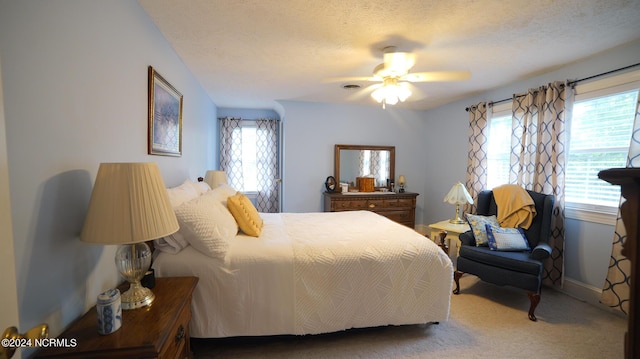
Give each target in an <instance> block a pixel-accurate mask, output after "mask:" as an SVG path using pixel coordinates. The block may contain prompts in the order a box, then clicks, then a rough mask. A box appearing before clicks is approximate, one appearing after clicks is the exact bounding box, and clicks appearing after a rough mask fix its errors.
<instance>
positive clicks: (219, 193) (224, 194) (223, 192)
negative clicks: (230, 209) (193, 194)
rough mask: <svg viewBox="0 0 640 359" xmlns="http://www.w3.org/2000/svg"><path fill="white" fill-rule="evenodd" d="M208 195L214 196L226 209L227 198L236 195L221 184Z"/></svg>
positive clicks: (231, 189)
mask: <svg viewBox="0 0 640 359" xmlns="http://www.w3.org/2000/svg"><path fill="white" fill-rule="evenodd" d="M210 193H211V194H212V196H214V197H215V198H216V199H217V200H218V201H220V203H222V205H223V206H224V207H225V208H226V207H227V198H229V197H231V196H235V194H236V193H237V191H236V190H235V189H234V188H233V187H231V186H229V185H228V184H224V183H223V184H221V185H219V186H218V187H216V188H214V189H212V190H211V191H210Z"/></svg>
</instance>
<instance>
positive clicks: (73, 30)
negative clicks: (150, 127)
mask: <svg viewBox="0 0 640 359" xmlns="http://www.w3.org/2000/svg"><path fill="white" fill-rule="evenodd" d="M0 53H2V69H1V70H2V80H3V87H4V104H5V116H6V137H7V152H8V162H9V181H10V187H9V189H10V194H11V210H12V216H13V229H14V242H15V248H14V251H15V261H16V280H17V284H18V298H19V307H20V310H19V311H20V321H21V323H19V327H20V328H31V327H32V326H34V325H35V324H38V323H40V322H47V323H49V325H50V327H51V334H52V335H57V334H58V333H59V331H60V330H61V329H62V328H63V327H64V326H66V325H67V324H69V323H70V322H71V321H72V320H74V319H76V318H77V317H78V316H79V315H80V314H82V313H84V311H86V310H87V309H88V308H89V307H91V306H92V305H93V304H95V298H96V296H97V295H98V294H99V293H100V292H101V291H103V290H105V289H108V288H111V287H114V286H115V285H116V284H117V283H119V282H120V281H121V279H119V278H118V274H117V272H116V269H115V265H114V262H113V261H114V253H115V247H113V246H98V245H89V244H86V243H83V242H80V240H79V239H78V235H79V232H80V230H81V228H82V224H83V220H84V215H85V211H86V208H87V205H88V202H89V197H90V194H91V188H92V186H93V181H94V179H95V174H96V172H97V169H98V166H99V164H100V163H101V162H110V161H123V162H138V161H140V162H147V161H151V162H157V163H158V165H159V167H160V170H161V172H162V174H163V176H164V180H165V183H166V185H167V186H173V185H177V184H179V183H180V181H182V180H184V179H185V178H187V177H190V178H196V177H197V176H198V175H201V174H202V173H204V171H205V170H206V169H208V168H211V167H212V166H213V165H214V164H213V161H214V160H213V159H214V152H213V151H214V150H217V144H216V142H215V140H213V139H215V138H216V137H215V136H214V135H213V133H214V131H215V127H214V126H215V120H214V119H215V118H216V107H215V105H214V103H213V102H212V101H211V99H209V97H208V96H207V95H206V93H205V92H204V91H203V89H202V88H201V87H200V85H199V83H198V82H197V80H196V79H195V78H194V77H193V76H192V74H191V73H190V72H189V70H188V69H187V68H186V67H185V66H184V64H183V63H182V62H181V60H180V58H179V57H178V56H177V55H176V54H175V53H174V51H173V49H172V48H171V47H170V46H169V44H168V43H167V41H166V40H165V39H164V38H163V36H162V35H161V33H160V32H159V31H158V29H157V28H156V27H155V25H154V24H153V23H152V22H151V20H150V19H149V17H148V16H147V15H146V13H145V12H144V11H143V10H142V9H141V8H140V6H139V5H138V4H137V3H136V2H135V1H129V0H126V1H123V0H114V1H66V0H58V1H1V2H0ZM148 65H152V66H153V67H154V68H155V69H156V70H157V71H158V72H159V73H160V74H162V76H163V77H165V78H166V79H167V80H168V81H169V82H171V84H173V85H174V86H175V87H176V88H177V89H178V90H179V91H181V92H182V94H183V95H184V109H183V156H182V157H180V158H176V157H164V156H149V155H147V66H148ZM15 324H18V323H15Z"/></svg>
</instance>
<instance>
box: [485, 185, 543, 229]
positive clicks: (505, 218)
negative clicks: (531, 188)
mask: <svg viewBox="0 0 640 359" xmlns="http://www.w3.org/2000/svg"><path fill="white" fill-rule="evenodd" d="M493 197H494V198H495V200H496V205H497V206H498V216H497V217H498V223H500V226H501V227H504V228H518V227H520V228H524V229H528V228H529V226H531V222H533V217H535V216H536V207H535V204H534V203H533V199H531V196H529V193H528V192H527V191H526V190H525V189H524V188H522V187H520V186H518V185H515V184H505V185H502V186H500V187H496V188H494V189H493Z"/></svg>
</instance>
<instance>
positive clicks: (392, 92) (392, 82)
mask: <svg viewBox="0 0 640 359" xmlns="http://www.w3.org/2000/svg"><path fill="white" fill-rule="evenodd" d="M409 96H411V90H409V89H408V88H406V87H404V86H401V84H399V83H398V79H396V78H385V79H384V84H383V85H382V86H381V87H378V88H377V89H376V90H375V91H373V92H372V93H371V97H372V98H373V99H374V100H376V101H377V102H378V103H382V108H385V107H386V105H387V104H388V105H395V104H397V103H398V101H400V102H404V101H406V100H407V99H408V98H409Z"/></svg>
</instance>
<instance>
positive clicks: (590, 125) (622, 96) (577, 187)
mask: <svg viewBox="0 0 640 359" xmlns="http://www.w3.org/2000/svg"><path fill="white" fill-rule="evenodd" d="M637 101H638V90H631V91H624V92H615V93H611V94H606V95H600V96H594V97H587V98H585V99H583V100H578V99H576V102H575V103H574V105H573V116H572V118H571V139H570V142H569V153H568V157H567V169H566V178H565V202H566V203H567V205H569V204H571V205H572V206H573V207H577V208H581V209H583V210H593V211H597V212H608V213H615V212H617V208H618V204H619V201H620V187H619V186H611V185H610V184H609V183H606V182H604V181H602V180H600V179H599V178H598V172H600V171H601V170H603V169H607V168H612V167H625V166H626V162H627V154H628V152H629V143H630V140H631V132H632V131H633V122H634V119H635V112H636V104H637ZM607 207H608V208H607Z"/></svg>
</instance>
